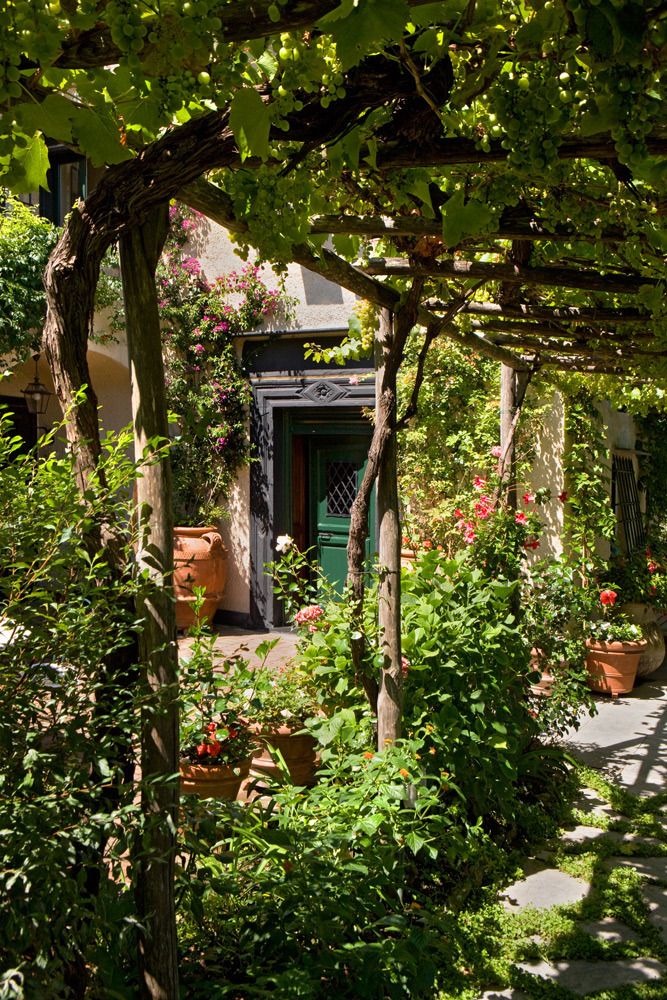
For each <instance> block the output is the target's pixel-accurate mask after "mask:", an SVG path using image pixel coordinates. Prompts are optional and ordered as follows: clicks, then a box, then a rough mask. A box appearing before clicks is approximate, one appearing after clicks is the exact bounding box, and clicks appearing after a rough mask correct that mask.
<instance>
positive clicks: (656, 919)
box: [479, 663, 667, 1000]
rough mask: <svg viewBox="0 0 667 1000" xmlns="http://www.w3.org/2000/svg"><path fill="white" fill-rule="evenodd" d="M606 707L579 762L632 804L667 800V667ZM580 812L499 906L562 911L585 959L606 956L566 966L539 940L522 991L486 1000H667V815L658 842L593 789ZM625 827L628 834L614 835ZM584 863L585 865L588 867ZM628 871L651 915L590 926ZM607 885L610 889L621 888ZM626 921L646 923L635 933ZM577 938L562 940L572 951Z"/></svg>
mask: <svg viewBox="0 0 667 1000" xmlns="http://www.w3.org/2000/svg"><path fill="white" fill-rule="evenodd" d="M597 708H598V714H597V716H596V717H594V718H592V719H589V718H588V717H587V718H586V719H585V720H584V722H583V724H582V725H581V727H580V729H579V730H578V732H571V733H570V734H569V735H568V737H567V739H566V742H567V744H568V749H569V750H570V751H571V752H572V753H573V755H574V756H575V757H577V758H578V759H579V760H580V761H581V762H582V763H584V764H586V765H587V766H588V767H591V768H594V769H596V770H599V771H600V772H601V773H602V774H603V776H605V777H606V778H608V779H610V780H613V781H614V783H615V784H616V785H618V786H620V788H622V789H624V790H626V791H628V792H631V793H632V794H633V795H636V796H641V797H647V798H649V799H650V797H652V796H654V795H655V794H657V793H660V792H665V791H667V781H666V778H667V738H666V736H667V733H666V729H667V663H663V665H662V667H661V668H660V670H659V671H657V672H656V673H655V674H654V675H653V676H652V677H650V678H648V679H646V680H644V681H643V682H640V684H639V685H638V686H637V687H636V688H635V690H634V691H633V692H632V693H631V694H629V695H626V696H624V697H622V698H617V699H613V700H612V699H603V698H600V700H599V701H598V705H597ZM575 807H576V810H577V811H576V813H575V816H576V817H577V820H576V823H573V824H572V828H571V829H567V830H563V831H562V833H561V836H560V838H559V840H558V841H557V842H555V843H549V844H547V845H545V847H544V848H543V849H542V850H540V851H538V852H537V853H536V855H535V856H534V857H532V858H530V859H527V860H526V862H525V863H524V865H523V869H524V874H523V877H522V878H520V879H519V880H517V881H516V882H515V883H513V884H512V885H510V886H508V887H507V888H506V889H504V890H503V891H502V893H501V894H500V902H501V904H502V906H503V908H504V909H505V911H506V912H507V913H510V914H518V915H520V916H521V915H526V916H528V917H529V916H530V914H531V913H532V912H535V913H536V914H538V915H539V914H545V915H546V914H548V913H549V911H551V910H552V908H555V909H554V913H557V912H561V913H562V914H563V915H565V916H567V917H569V918H570V920H571V925H570V926H572V928H573V934H574V933H575V932H576V933H578V934H579V935H580V937H581V935H582V934H583V935H587V936H588V938H589V939H590V942H591V945H590V948H589V949H588V950H585V951H584V954H587V955H588V954H591V955H599V957H596V958H582V957H580V955H581V954H582V952H579V955H577V957H572V955H571V954H570V955H568V954H567V953H564V954H562V957H560V958H559V957H558V955H557V952H558V938H556V939H555V941H554V942H552V944H551V945H550V944H549V940H548V936H543V935H542V934H532V935H530V937H528V938H526V939H525V943H526V945H527V946H529V950H528V951H527V952H524V956H526V955H529V956H530V957H529V958H526V957H524V960H523V961H516V962H515V964H514V969H515V970H516V973H517V978H518V979H519V980H520V985H521V988H520V989H512V988H510V989H504V990H496V991H494V990H487V991H486V992H485V993H483V994H482V995H481V996H480V998H479V1000H532V996H533V994H532V992H531V988H530V986H529V985H527V982H530V980H528V981H526V976H530V977H534V980H533V981H534V982H535V984H536V985H535V992H536V994H538V995H539V997H540V998H542V997H544V998H546V997H547V995H549V996H551V995H552V994H551V992H549V991H548V993H546V992H544V990H545V988H546V986H547V985H549V984H552V985H553V988H557V993H554V994H553V995H554V997H556V996H558V998H559V1000H560V998H561V997H566V996H573V997H574V996H593V995H595V994H596V993H599V992H601V991H604V990H609V991H612V993H611V995H612V996H613V995H615V994H614V993H613V991H614V990H616V989H620V988H621V987H624V986H625V987H627V986H630V985H632V984H636V985H637V988H639V987H640V984H656V985H657V984H658V983H660V984H664V996H665V998H667V951H666V950H665V947H660V946H656V944H655V942H656V940H659V941H661V942H662V944H663V945H664V946H667V806H664V807H663V809H662V815H659V814H657V815H655V816H651V825H650V832H651V833H657V835H658V836H657V837H655V836H642V835H641V833H637V832H633V831H630V832H627V828H628V827H629V826H631V825H632V819H631V817H627V816H624V815H623V814H622V812H621V811H620V809H621V808H622V806H621V805H619V807H618V808H617V807H616V800H614V804H612V803H610V802H607V801H606V799H605V798H604V796H603V795H602V794H601V793H600V792H598V791H596V790H595V789H592V788H591V789H584V790H583V792H582V795H581V798H580V799H579V801H577V802H576V803H575ZM621 822H622V823H624V825H625V827H626V829H625V830H623V829H621V830H618V829H617V830H614V829H606V827H607V826H609V825H612V826H614V825H620V823H621ZM603 827H604V829H603ZM644 829H646V827H644ZM661 835H662V836H661ZM658 838H661V839H658ZM578 861H581V862H582V864H581V866H580V867H579V868H577V867H576V863H577V862H578ZM573 862H574V867H573ZM559 864H560V865H563V866H564V867H566V868H568V867H569V868H570V871H572V870H575V871H576V872H577V873H578V874H579V873H580V872H581V871H586V872H587V873H588V876H589V877H590V881H587V880H586V879H585V878H579V877H574V876H573V875H572V874H568V872H566V871H564V870H562V869H561V867H558V865H559ZM627 870H630V871H631V872H635V873H636V876H635V878H636V877H639V879H640V885H639V888H638V889H636V892H638V894H639V895H638V903H639V907H640V909H641V906H642V903H643V907H644V910H643V913H639V914H638V913H637V912H635V911H632V908H631V909H630V911H629V912H628V914H627V917H626V913H625V912H623V913H622V914H621V916H622V917H623V919H619V915H618V914H617V915H613V916H611V915H604V916H600V917H599V918H598V919H591V912H590V905H589V903H590V901H591V900H592V901H593V903H595V900H596V898H599V886H600V885H601V884H602V883H603V881H604V880H609V879H610V878H612V879H613V878H620V877H622V873H623V872H624V871H627ZM606 884H607V889H608V887H609V885H611V884H612V883H609V882H608V881H607V883H606ZM596 893H598V897H596ZM587 906H588V909H587ZM582 907H583V908H582ZM559 908H560V909H559ZM625 919H628V921H629V923H635V922H636V921H638V922H637V923H636V926H635V927H631V926H628V924H626V923H625V922H624V920H625ZM642 921H643V923H642ZM656 932H657V935H656ZM572 936H573V935H568V934H567V933H565V934H564V935H563V939H564V941H565V944H564V948H565V949H567V947H568V938H569V939H570V941H571V939H572ZM585 940H586V938H585V937H584V938H583V941H584V942H585ZM628 949H629V951H628ZM624 951H625V954H624ZM643 952H646V953H643ZM655 952H657V955H656V953H655ZM538 954H539V957H536V956H537V955H538ZM513 978H515V977H514V976H513ZM538 984H540V985H539V988H538ZM645 988H648V986H647V987H645ZM662 989H663V986H662V985H661V986H660V987H659V988H658V992H651V994H650V995H651V996H652V997H657V996H658V995H660V996H663V993H662V992H660V991H661V990H662ZM561 991H565V992H561ZM640 992H641V991H640ZM632 995H633V996H634V992H633V994H632ZM637 995H639V994H637ZM605 996H607V994H606V993H605ZM623 996H624V997H625V996H629V994H627V993H623Z"/></svg>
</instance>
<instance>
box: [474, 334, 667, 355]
mask: <svg viewBox="0 0 667 1000" xmlns="http://www.w3.org/2000/svg"><path fill="white" fill-rule="evenodd" d="M491 339H492V340H494V341H495V343H497V344H502V345H505V346H512V347H516V348H521V349H522V350H534V351H542V350H547V351H559V352H560V353H561V354H572V355H577V356H579V357H588V358H594V357H600V358H606V357H609V358H624V359H626V360H632V359H633V358H635V357H641V358H655V359H659V358H665V357H667V351H646V350H643V349H642V348H638V347H635V345H633V344H625V345H623V347H612V346H609V347H605V346H604V345H601V344H596V345H595V346H594V347H591V346H588V345H586V344H581V345H578V344H563V343H561V342H560V341H557V340H551V339H549V338H548V337H540V338H535V339H533V338H531V337H519V336H517V337H513V336H510V335H508V334H500V335H499V336H494V337H492V338H491Z"/></svg>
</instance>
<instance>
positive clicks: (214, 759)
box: [180, 711, 256, 799]
mask: <svg viewBox="0 0 667 1000" xmlns="http://www.w3.org/2000/svg"><path fill="white" fill-rule="evenodd" d="M255 745H256V744H255V742H254V738H253V734H252V732H251V731H250V728H249V726H248V724H247V722H246V721H245V720H244V719H240V718H239V717H238V715H236V713H234V712H229V711H226V712H220V713H218V714H217V715H215V716H213V717H211V716H206V715H202V716H201V717H200V718H198V719H196V720H187V721H186V722H185V723H184V724H183V726H182V729H181V761H180V775H181V793H182V794H193V795H198V796H199V797H200V798H203V799H210V798H223V799H235V798H236V797H237V795H238V793H239V790H240V788H241V784H242V783H243V781H244V779H245V778H247V776H248V772H249V770H250V762H251V759H252V754H253V751H254V749H255Z"/></svg>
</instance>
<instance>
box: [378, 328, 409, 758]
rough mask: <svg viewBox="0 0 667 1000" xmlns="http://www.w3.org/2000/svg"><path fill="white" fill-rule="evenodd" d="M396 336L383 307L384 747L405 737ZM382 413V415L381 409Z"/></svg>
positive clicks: (380, 344) (381, 582) (380, 380)
mask: <svg viewBox="0 0 667 1000" xmlns="http://www.w3.org/2000/svg"><path fill="white" fill-rule="evenodd" d="M393 339H394V328H393V316H392V314H391V313H390V312H389V311H388V310H387V309H383V310H382V313H381V316H380V326H379V330H378V333H377V336H376V359H377V360H376V368H377V379H378V383H379V385H381V386H382V396H381V397H380V398H378V400H377V403H376V407H377V408H378V410H379V408H380V407H381V406H382V407H383V408H384V411H385V413H384V416H385V419H387V420H388V423H389V430H390V437H389V439H388V441H387V445H386V447H385V449H384V452H383V454H382V459H381V461H380V466H379V469H378V486H377V513H378V527H379V553H378V554H379V559H378V561H379V565H380V574H379V575H380V579H379V590H378V599H379V623H378V624H379V629H380V649H381V651H382V656H383V663H382V670H381V672H380V686H379V692H378V705H377V718H378V749H379V750H383V749H384V748H385V747H386V746H387V745H388V744H389V743H392V742H394V740H396V739H398V738H399V737H400V735H401V713H402V703H403V675H402V670H401V525H400V518H399V511H398V482H397V470H396V370H395V368H394V367H393V366H391V370H389V371H386V370H385V357H386V355H387V354H388V353H389V352H390V351H391V349H392V346H393ZM378 416H380V414H379V413H378Z"/></svg>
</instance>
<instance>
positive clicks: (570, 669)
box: [519, 558, 593, 734]
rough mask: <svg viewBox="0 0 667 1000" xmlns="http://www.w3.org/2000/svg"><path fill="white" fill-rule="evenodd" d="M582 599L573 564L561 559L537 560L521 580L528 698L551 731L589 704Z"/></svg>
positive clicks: (572, 723) (574, 723) (574, 724)
mask: <svg viewBox="0 0 667 1000" xmlns="http://www.w3.org/2000/svg"><path fill="white" fill-rule="evenodd" d="M587 600H588V598H587V592H586V591H585V589H584V588H582V586H581V579H580V576H579V572H578V567H577V565H576V564H575V563H574V562H573V561H571V560H568V559H566V558H561V559H543V560H540V561H539V562H537V563H536V564H535V565H534V566H532V567H531V570H530V575H526V577H525V578H524V579H523V581H522V590H521V615H520V618H519V627H520V628H521V631H522V633H523V635H524V636H525V639H526V642H527V643H529V644H530V646H531V650H530V656H531V659H530V664H531V667H532V669H533V671H534V675H533V678H532V679H531V686H530V695H529V700H530V701H531V708H532V709H533V710H534V711H535V712H537V713H538V714H539V716H540V720H541V722H542V723H543V724H544V725H546V726H548V727H549V730H550V731H551V732H558V733H560V734H562V733H564V732H565V731H566V730H567V729H569V728H578V726H579V724H580V719H581V710H582V708H585V709H587V710H588V711H589V712H591V711H592V709H593V701H592V697H591V693H590V689H589V687H588V672H587V670H586V667H585V660H586V645H585V640H586V637H587V630H586V624H585V619H586V617H587ZM545 697H546V699H548V703H547V701H546V700H545Z"/></svg>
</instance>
